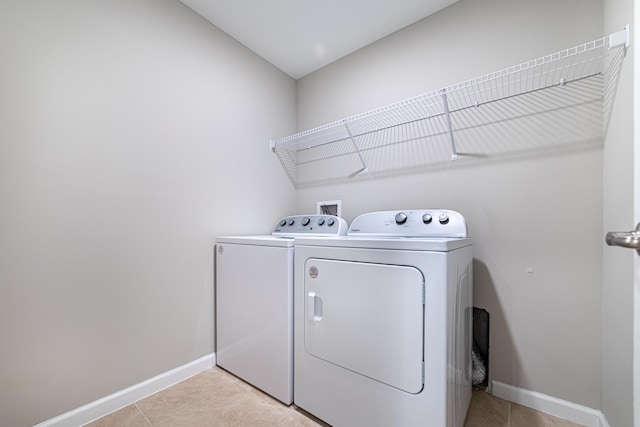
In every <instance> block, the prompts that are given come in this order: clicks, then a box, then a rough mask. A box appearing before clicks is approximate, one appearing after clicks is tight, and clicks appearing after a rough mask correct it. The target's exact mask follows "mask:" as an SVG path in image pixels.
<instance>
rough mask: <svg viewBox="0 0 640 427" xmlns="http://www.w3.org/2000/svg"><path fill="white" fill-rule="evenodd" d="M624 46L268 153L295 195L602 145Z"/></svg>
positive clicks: (462, 90) (449, 93)
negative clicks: (515, 155) (399, 173)
mask: <svg viewBox="0 0 640 427" xmlns="http://www.w3.org/2000/svg"><path fill="white" fill-rule="evenodd" d="M628 46H629V27H628V26H627V27H625V29H624V30H622V31H620V32H617V33H614V34H611V35H609V36H607V37H603V38H601V39H598V40H594V41H591V42H588V43H584V44H582V45H579V46H576V47H572V48H570V49H565V50H562V51H559V52H556V53H553V54H550V55H547V56H544V57H541V58H537V59H534V60H531V61H528V62H525V63H522V64H518V65H514V66H512V67H509V68H506V69H503V70H500V71H496V72H493V73H490V74H486V75H483V76H480V77H477V78H474V79H471V80H467V81H465V82H462V83H458V84H454V85H451V86H448V87H445V88H442V89H439V90H435V91H432V92H429V93H426V94H422V95H419V96H416V97H413V98H409V99H406V100H403V101H400V102H397V103H394V104H391V105H387V106H384V107H381V108H377V109H374V110H371V111H367V112H365V113H362V114H357V115H355V116H351V117H348V118H345V119H342V120H338V121H335V122H333V123H329V124H326V125H324V126H320V127H317V128H314V129H310V130H307V131H304V132H300V133H297V134H294V135H291V136H287V137H284V138H279V139H275V140H271V141H270V146H271V149H272V151H273V152H274V153H275V154H276V155H277V156H278V158H279V160H280V162H281V164H282V166H283V167H284V169H285V171H286V173H287V175H288V176H289V178H290V179H291V181H292V182H293V184H294V185H296V186H300V185H306V184H313V183H321V182H330V181H336V180H341V179H350V178H353V177H356V176H358V175H362V174H367V173H370V174H371V173H374V174H375V173H390V172H393V171H394V170H405V171H406V170H414V169H416V170H417V169H424V168H425V167H429V166H430V165H438V164H444V163H450V162H451V160H456V159H458V157H459V156H468V157H476V158H478V157H482V156H490V155H496V154H498V153H502V154H504V153H506V152H508V151H509V150H510V148H509V147H511V149H517V146H518V143H521V144H523V147H522V148H523V149H531V144H533V145H536V144H540V141H549V140H551V141H556V140H557V141H561V142H566V141H568V140H571V141H576V140H579V139H583V140H585V139H587V140H588V139H593V138H594V137H595V138H597V137H598V135H599V136H600V138H601V136H602V134H603V132H604V128H606V124H607V114H608V113H607V111H606V110H607V107H608V104H610V98H611V97H612V96H613V94H612V93H615V87H616V82H617V75H618V73H619V69H620V65H621V63H622V58H623V57H624V55H625V53H626V49H627V48H628ZM612 52H613V54H612ZM545 132H546V133H548V135H546V134H545ZM514 140H515V141H517V142H515V143H514V142H513V141H514ZM489 141H490V142H489ZM527 141H528V142H527ZM527 143H528V144H529V146H527V147H525V145H526V144H527ZM461 149H462V150H463V151H461Z"/></svg>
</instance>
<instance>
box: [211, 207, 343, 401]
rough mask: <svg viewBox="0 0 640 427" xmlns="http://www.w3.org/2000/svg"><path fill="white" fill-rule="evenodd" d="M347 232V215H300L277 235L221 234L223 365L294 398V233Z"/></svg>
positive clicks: (219, 349)
mask: <svg viewBox="0 0 640 427" xmlns="http://www.w3.org/2000/svg"><path fill="white" fill-rule="evenodd" d="M346 233H347V224H346V222H345V221H344V220H343V219H342V218H337V217H333V216H329V215H298V216H290V217H287V218H284V219H282V220H281V221H279V222H278V224H277V225H276V227H275V228H274V230H273V232H272V234H271V235H258V236H220V237H218V238H216V250H217V257H216V364H217V365H219V366H221V367H222V368H224V369H226V370H227V371H229V372H231V373H233V374H234V375H236V376H238V377H240V378H242V379H243V380H245V381H247V382H248V383H250V384H252V385H254V386H255V387H257V388H259V389H261V390H263V391H264V392H266V393H268V394H270V395H272V396H273V397H275V398H276V399H278V400H280V401H282V402H283V403H285V404H287V405H289V404H291V403H292V401H293V267H294V264H293V253H294V247H295V239H294V237H295V236H302V235H304V236H306V237H308V238H312V237H313V238H319V237H326V236H340V235H345V234H346Z"/></svg>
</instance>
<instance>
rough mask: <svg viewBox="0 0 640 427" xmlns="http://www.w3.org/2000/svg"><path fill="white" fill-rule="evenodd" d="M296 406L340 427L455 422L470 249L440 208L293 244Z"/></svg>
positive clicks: (461, 223) (433, 426)
mask: <svg viewBox="0 0 640 427" xmlns="http://www.w3.org/2000/svg"><path fill="white" fill-rule="evenodd" d="M294 294H295V297H294V298H295V303H294V313H295V319H294V321H295V336H294V343H295V345H294V348H295V351H294V354H295V358H294V362H295V363H294V366H295V372H294V402H295V404H296V405H297V406H299V407H301V408H303V409H304V410H306V411H308V412H309V413H311V414H313V415H315V416H317V417H318V418H320V419H322V420H324V421H326V422H327V423H329V424H331V425H333V426H336V427H339V426H349V427H357V426H367V427H371V426H425V427H427V426H428V427H462V426H463V424H464V421H465V416H466V412H467V409H468V406H469V402H470V400H471V346H472V319H473V310H472V244H471V240H470V239H469V237H468V233H467V225H466V221H465V219H464V217H463V216H462V215H461V214H459V213H458V212H455V211H451V210H442V209H424V210H407V211H402V212H399V211H384V212H372V213H368V214H365V215H361V216H359V217H358V218H356V219H355V220H354V221H353V223H352V224H351V227H350V228H349V232H348V235H347V236H346V237H337V238H329V239H323V240H318V239H316V240H313V239H305V238H299V239H297V240H296V255H295V291H294Z"/></svg>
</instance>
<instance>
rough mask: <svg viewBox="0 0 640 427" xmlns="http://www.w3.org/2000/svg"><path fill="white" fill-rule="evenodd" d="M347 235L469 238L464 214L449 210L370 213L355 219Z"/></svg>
mask: <svg viewBox="0 0 640 427" xmlns="http://www.w3.org/2000/svg"><path fill="white" fill-rule="evenodd" d="M347 234H348V235H349V236H367V237H459V238H466V237H469V232H468V230H467V222H466V221H465V219H464V217H463V216H462V215H461V214H460V213H459V212H456V211H452V210H448V209H416V210H403V211H381V212H370V213H366V214H363V215H360V216H359V217H357V218H356V219H354V220H353V222H352V223H351V227H349V232H348V233H347Z"/></svg>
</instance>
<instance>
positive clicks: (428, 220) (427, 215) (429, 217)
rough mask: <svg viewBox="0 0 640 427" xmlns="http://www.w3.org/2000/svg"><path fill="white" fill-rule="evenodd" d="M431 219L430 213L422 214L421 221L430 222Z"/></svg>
mask: <svg viewBox="0 0 640 427" xmlns="http://www.w3.org/2000/svg"><path fill="white" fill-rule="evenodd" d="M432 220H433V217H432V216H431V214H424V215H422V222H424V223H425V224H431V221H432Z"/></svg>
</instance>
